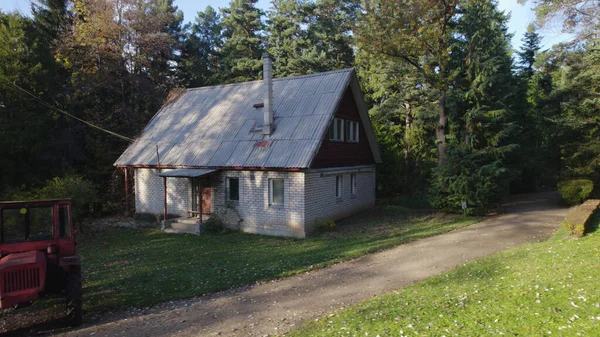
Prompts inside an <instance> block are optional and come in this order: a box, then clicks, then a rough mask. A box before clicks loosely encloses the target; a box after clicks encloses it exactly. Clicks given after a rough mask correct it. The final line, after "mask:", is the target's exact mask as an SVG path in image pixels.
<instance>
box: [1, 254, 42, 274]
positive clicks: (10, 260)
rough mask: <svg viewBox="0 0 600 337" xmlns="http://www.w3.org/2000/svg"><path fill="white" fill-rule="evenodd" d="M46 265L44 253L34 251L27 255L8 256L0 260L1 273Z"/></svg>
mask: <svg viewBox="0 0 600 337" xmlns="http://www.w3.org/2000/svg"><path fill="white" fill-rule="evenodd" d="M34 265H44V266H45V265H46V256H45V255H44V253H43V252H41V251H38V250H34V251H29V252H25V253H13V254H8V255H7V256H5V257H3V258H2V259H1V260H0V271H2V270H4V269H7V268H10V267H16V266H24V267H28V266H34Z"/></svg>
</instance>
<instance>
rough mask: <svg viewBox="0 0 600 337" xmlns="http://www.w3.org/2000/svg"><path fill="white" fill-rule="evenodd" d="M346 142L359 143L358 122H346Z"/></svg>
mask: <svg viewBox="0 0 600 337" xmlns="http://www.w3.org/2000/svg"><path fill="white" fill-rule="evenodd" d="M346 141H347V142H348V143H358V122H354V121H346Z"/></svg>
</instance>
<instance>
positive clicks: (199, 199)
mask: <svg viewBox="0 0 600 337" xmlns="http://www.w3.org/2000/svg"><path fill="white" fill-rule="evenodd" d="M217 171H218V170H213V169H175V170H170V171H166V172H161V173H159V174H158V176H159V177H162V178H163V192H164V204H163V220H162V221H161V224H162V229H163V230H165V231H167V232H177V233H179V232H184V233H194V234H197V233H200V232H201V230H202V224H203V223H204V222H205V221H206V220H208V219H209V218H210V216H211V214H212V187H213V186H212V184H211V176H212V175H213V174H215V173H216V172H217ZM168 178H171V179H187V180H188V181H189V184H190V186H191V195H190V200H189V201H190V202H189V203H186V204H188V206H190V205H191V207H189V208H188V209H187V215H188V217H187V218H185V217H184V216H181V217H177V218H172V219H169V218H168V214H169V207H168V203H169V195H168V193H167V191H168V190H169V189H168V183H169V182H168V180H169V179H168Z"/></svg>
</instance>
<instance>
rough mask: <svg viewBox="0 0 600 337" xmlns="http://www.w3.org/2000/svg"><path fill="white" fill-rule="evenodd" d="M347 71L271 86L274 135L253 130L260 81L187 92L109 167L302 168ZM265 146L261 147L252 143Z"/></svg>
mask: <svg viewBox="0 0 600 337" xmlns="http://www.w3.org/2000/svg"><path fill="white" fill-rule="evenodd" d="M353 76H355V75H354V70H353V69H344V70H338V71H331V72H326V73H319V74H313V75H306V76H296V77H287V78H277V79H274V80H273V92H274V104H273V106H274V108H273V110H274V123H275V131H274V132H273V133H272V134H271V135H263V134H262V132H260V131H255V127H254V125H255V117H256V115H257V114H259V113H260V114H262V108H258V109H257V108H254V107H253V105H254V104H256V103H261V102H262V101H263V93H264V89H263V83H262V81H253V82H245V83H236V84H229V85H219V86H213V87H202V88H193V89H188V90H186V91H185V92H184V93H183V94H182V95H181V96H180V97H179V98H177V99H176V100H174V101H173V102H171V103H168V104H167V105H165V106H164V107H163V108H162V109H161V110H160V111H159V112H158V113H157V114H156V115H155V116H154V118H152V120H151V121H150V122H149V123H148V125H147V126H146V128H145V129H144V131H143V132H142V134H141V135H140V137H138V138H137V139H136V140H135V142H134V143H133V144H131V145H130V146H129V147H128V148H127V150H125V152H124V153H123V154H122V155H121V156H120V157H119V159H118V160H117V161H116V162H115V164H114V165H116V166H155V165H157V164H159V163H158V160H157V155H156V153H157V147H158V153H159V156H160V165H162V166H174V167H264V168H308V167H309V166H310V164H311V161H312V159H313V157H314V156H315V155H316V153H317V151H318V148H319V146H320V143H321V140H322V136H323V135H324V133H325V132H326V130H327V127H328V125H329V123H330V122H331V119H332V118H333V115H334V114H335V110H336V108H337V106H338V104H339V101H340V99H341V98H342V96H343V94H344V92H345V91H346V89H347V88H348V85H349V83H350V81H351V79H352V78H353ZM260 141H266V142H263V143H261V144H260V146H259V144H258V142H260Z"/></svg>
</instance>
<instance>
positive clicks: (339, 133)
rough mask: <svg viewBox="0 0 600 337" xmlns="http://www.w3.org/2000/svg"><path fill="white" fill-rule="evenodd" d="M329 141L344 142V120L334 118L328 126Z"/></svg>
mask: <svg viewBox="0 0 600 337" xmlns="http://www.w3.org/2000/svg"><path fill="white" fill-rule="evenodd" d="M329 140H331V141H334V142H343V141H344V120H343V119H340V118H334V119H333V122H331V125H330V126H329Z"/></svg>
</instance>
